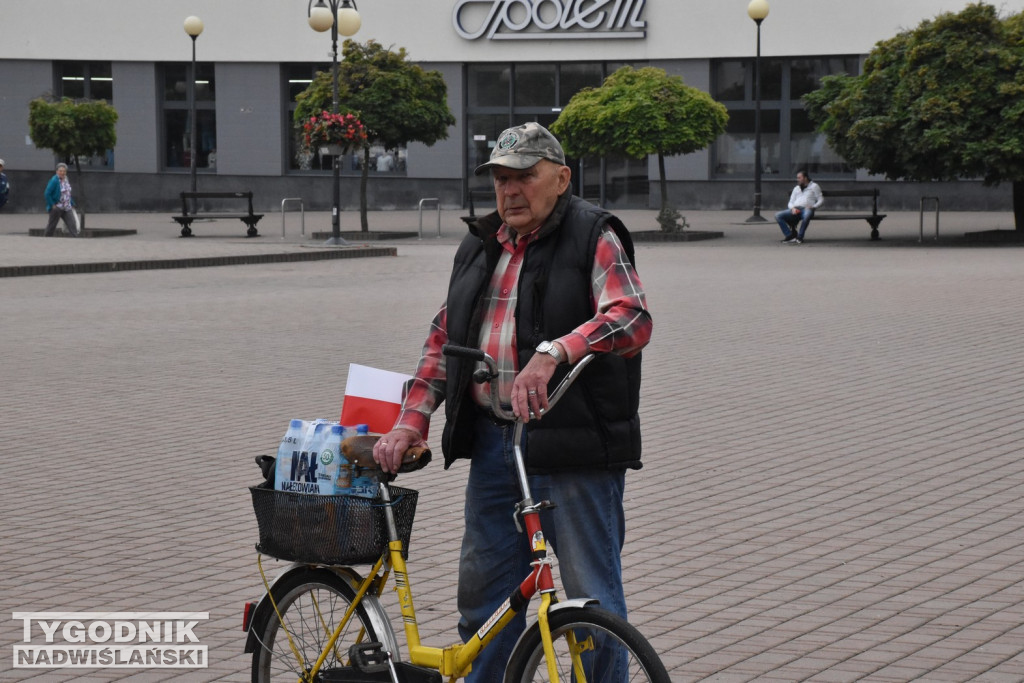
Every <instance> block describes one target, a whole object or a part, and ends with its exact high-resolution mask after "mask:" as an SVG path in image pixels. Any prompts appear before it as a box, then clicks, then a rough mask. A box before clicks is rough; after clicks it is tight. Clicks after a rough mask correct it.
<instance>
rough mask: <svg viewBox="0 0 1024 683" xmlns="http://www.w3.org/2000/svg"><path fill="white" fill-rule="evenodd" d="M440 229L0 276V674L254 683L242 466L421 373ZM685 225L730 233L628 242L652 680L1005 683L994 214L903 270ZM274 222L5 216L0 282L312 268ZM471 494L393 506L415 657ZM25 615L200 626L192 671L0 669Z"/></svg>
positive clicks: (1007, 305) (452, 229) (251, 478)
mask: <svg viewBox="0 0 1024 683" xmlns="http://www.w3.org/2000/svg"><path fill="white" fill-rule="evenodd" d="M459 213H460V212H455V211H444V212H442V214H441V224H442V230H441V233H442V234H441V237H440V238H438V237H436V217H435V214H434V213H433V212H429V211H428V212H425V213H424V221H423V223H424V238H423V239H417V238H416V237H412V238H405V239H396V240H387V242H388V244H387V246H388V247H394V254H395V255H393V256H391V255H389V256H378V257H367V258H355V257H353V258H344V259H337V260H323V261H309V262H297V263H296V262H281V263H276V262H268V263H263V264H258V265H236V266H231V267H202V268H201V267H192V268H176V269H163V270H138V271H128V272H120V271H112V272H105V273H98V272H94V273H85V274H67V275H41V276H33V277H5V278H0V320H2V321H3V322H2V325H0V349H2V354H3V356H2V357H3V361H2V364H0V368H2V370H0V378H2V387H3V396H2V398H0V403H2V409H0V415H2V419H0V443H3V446H2V447H0V463H2V465H3V471H4V472H5V473H6V475H7V476H6V478H5V482H4V486H3V494H2V495H0V519H2V520H3V523H2V525H0V611H2V612H4V613H6V615H5V616H3V617H2V618H0V646H2V652H0V680H2V681H9V680H10V681H21V680H31V681H109V680H124V681H146V682H149V681H165V680H166V681H170V680H183V681H247V680H249V667H250V658H249V656H248V655H245V654H244V653H243V652H242V648H243V645H244V638H243V633H242V631H241V618H242V607H243V604H244V603H245V601H247V600H251V599H255V598H256V597H258V595H259V593H260V588H259V585H260V577H259V573H258V570H257V566H256V554H255V552H254V550H253V545H254V543H255V541H256V523H255V519H254V517H253V514H252V508H251V504H250V498H249V492H248V491H247V489H246V487H247V486H250V485H253V484H255V483H257V482H258V481H259V471H258V469H257V467H256V465H255V464H254V462H253V457H254V456H256V455H260V454H272V453H273V452H274V451H275V450H276V447H277V443H278V441H279V440H280V438H281V436H282V434H283V433H284V430H285V428H286V426H287V423H288V420H289V419H290V418H295V417H302V418H316V417H336V416H337V415H338V412H339V410H340V406H341V401H342V395H343V392H344V386H345V379H346V374H347V368H348V364H349V363H359V364H363V365H369V366H373V367H379V368H383V369H387V370H394V371H399V372H411V371H412V370H413V368H414V367H415V363H416V360H417V357H418V354H419V350H420V347H421V344H422V341H423V339H424V337H425V334H426V331H427V325H428V323H429V321H430V319H431V317H432V315H433V313H434V312H435V310H436V308H437V306H438V305H439V304H440V303H441V301H442V299H443V296H444V292H445V288H446V286H447V282H448V275H449V267H450V262H451V258H452V256H453V254H454V250H455V246H456V244H457V241H458V237H459V235H460V234H461V232H462V229H463V228H462V227H461V222H460V221H459V220H458V215H459ZM655 213H656V212H653V211H627V212H623V213H622V214H621V215H622V216H623V217H624V218H625V220H626V222H627V224H628V225H629V226H630V227H631V228H633V229H634V230H636V229H653V228H654V227H655V222H654V216H655ZM684 214H686V212H684ZM686 215H687V218H688V220H689V222H690V224H691V226H692V227H693V229H696V230H716V231H720V232H723V233H724V237H723V238H721V239H713V240H707V241H697V242H688V243H660V244H654V243H646V242H642V243H639V244H638V245H637V261H638V267H639V272H640V275H641V278H642V280H643V281H644V284H645V286H646V289H647V292H648V296H649V304H650V307H651V310H652V313H653V316H654V321H655V326H654V335H653V339H652V342H651V345H650V347H649V348H648V349H647V350H646V351H645V352H644V359H645V362H644V385H643V388H642V403H641V419H642V423H643V430H644V449H645V451H644V462H645V467H644V468H643V469H642V470H640V471H638V472H632V473H630V474H629V475H628V476H627V492H626V496H627V501H626V504H627V510H628V525H629V527H628V540H627V546H626V549H625V557H624V563H625V572H626V577H625V578H626V585H627V599H628V602H629V607H630V610H631V620H632V621H633V622H634V623H635V624H636V625H637V626H638V628H639V629H640V630H641V631H642V632H643V633H645V634H646V635H647V636H648V637H649V638H650V639H651V640H652V642H653V643H654V645H655V647H656V649H657V650H658V651H659V652H660V653H661V654H662V657H663V659H664V661H665V663H666V664H667V666H668V667H669V669H670V671H671V673H672V678H673V680H674V681H700V680H710V681H725V682H733V681H798V680H813V681H829V682H832V681H854V680H865V681H882V682H889V681H893V682H895V681H911V680H922V681H969V680H977V681H990V682H1001V681H1022V680H1024V458H1022V457H1021V450H1022V446H1024V426H1022V422H1021V419H1020V416H1021V414H1022V412H1024V342H1022V340H1024V316H1022V315H1021V310H1022V305H1021V301H1020V292H1021V291H1022V290H1024V267H1022V259H1024V251H1022V248H1021V247H1020V246H1016V245H1003V246H972V245H970V244H968V243H966V242H965V240H964V238H963V235H964V233H965V232H966V231H969V230H987V229H992V228H1010V227H1012V217H1011V216H1009V215H1008V214H1002V213H991V214H989V213H985V214H954V213H949V214H946V213H944V214H943V215H942V227H941V231H942V235H941V238H940V239H939V240H938V241H937V242H936V241H935V240H933V239H932V236H933V235H934V218H933V216H929V217H928V218H927V220H926V225H925V238H926V239H925V241H924V242H923V243H918V237H919V216H918V214H917V213H905V214H895V215H891V216H890V217H889V218H887V219H886V220H885V222H883V223H882V226H881V234H882V237H883V240H882V241H879V242H871V241H869V240H868V239H867V237H868V227H867V224H866V223H865V222H863V221H859V222H849V223H847V222H834V223H828V224H825V223H822V224H819V225H815V224H813V223H812V225H811V229H810V230H809V232H808V241H807V243H806V244H804V245H800V246H788V245H782V244H780V243H779V239H781V234H779V233H778V230H777V228H775V227H774V226H772V225H770V224H763V225H757V226H752V225H748V224H745V223H744V222H743V220H744V218H745V217H746V215H747V214H746V213H745V212H694V213H690V214H686ZM287 218H288V224H287V226H286V234H285V236H284V237H282V236H281V227H280V215H279V214H271V215H268V216H267V218H265V219H264V221H263V223H261V233H263V236H262V237H259V238H255V239H245V238H244V237H243V235H244V226H242V225H241V223H240V222H238V221H219V222H216V223H204V224H196V225H195V226H193V227H194V230H195V232H196V234H197V237H195V238H192V239H187V240H186V239H182V238H179V237H178V236H177V235H178V233H177V227H176V226H175V224H173V223H172V222H171V221H170V219H169V218H168V217H167V216H163V215H149V214H130V215H118V216H111V215H96V216H90V217H89V221H90V226H92V227H111V228H132V229H138V234H137V235H133V236H126V237H111V238H102V239H101V238H95V239H82V240H71V239H49V240H47V239H43V238H37V237H29V236H28V234H27V232H28V229H29V228H33V227H41V226H42V220H43V216H42V215H41V214H40V215H35V216H26V215H11V214H2V213H0V267H5V266H15V265H18V266H24V265H41V264H42V265H45V264H61V263H64V264H66V263H78V262H101V263H116V262H133V261H142V260H147V259H166V258H181V254H185V255H186V256H187V257H190V258H191V257H194V258H200V257H204V256H231V255H238V254H251V253H255V252H265V253H267V254H277V253H290V252H294V251H302V250H306V251H308V250H311V249H313V250H315V249H320V248H321V247H319V246H318V245H317V244H310V240H309V239H308V234H307V236H306V237H303V236H302V235H301V233H300V228H299V222H298V216H297V215H295V214H288V216H287ZM305 219H306V232H307V233H311V232H312V231H314V230H316V231H322V230H327V229H328V227H327V225H326V223H327V218H326V215H325V214H322V213H321V214H307V215H306V217H305ZM418 219H419V216H418V214H417V212H415V211H412V212H408V211H405V212H390V213H383V212H382V213H374V214H372V215H371V216H370V221H371V229H372V230H384V231H387V230H393V231H398V230H408V231H417V230H418ZM343 221H345V224H343V229H346V230H348V229H351V228H350V227H348V225H349V224H351V225H356V224H357V219H356V217H355V216H354V215H353V214H346V215H345V216H343ZM235 224H237V225H235ZM351 249H359V247H358V246H356V247H352V248H351ZM440 421H441V418H440V417H439V418H437V419H435V423H434V425H433V427H432V436H433V437H434V438H433V439H432V442H434V443H435V445H437V443H436V442H438V440H439V435H440V429H441V424H440ZM467 469H468V468H467V466H466V463H459V464H456V465H455V466H453V467H452V469H450V470H448V471H445V470H444V469H443V468H442V466H441V464H440V462H435V463H433V464H432V465H431V466H429V467H428V468H427V469H425V470H423V471H421V472H417V473H413V474H410V475H407V476H404V477H403V478H401V479H400V480H399V483H400V484H401V485H404V486H407V487H410V488H414V489H417V490H419V491H420V498H419V507H418V511H417V518H416V526H415V527H414V530H413V537H412V544H411V554H410V563H409V564H410V571H411V575H412V578H413V591H414V597H415V599H416V607H417V614H418V615H419V616H420V617H421V620H422V624H421V625H422V630H423V635H424V640H425V641H426V642H428V643H430V644H434V645H444V644H447V643H449V642H451V641H453V640H454V639H455V638H456V634H455V629H454V627H455V623H456V615H455V612H454V606H455V586H454V580H455V568H456V563H457V558H458V547H459V544H458V542H459V538H460V535H461V522H460V515H461V509H462V500H463V488H464V484H465V478H466V473H467ZM266 564H269V566H270V571H271V572H273V571H275V570H276V568H277V567H279V566H280V563H275V562H273V561H268V562H267V563H266ZM387 603H388V606H389V609H390V610H391V613H392V615H397V614H398V612H397V608H396V605H395V603H396V600H395V598H394V595H393V594H392V593H388V595H387ZM44 611H53V612H96V611H119V612H168V611H178V612H209V620H208V621H204V622H202V623H200V625H199V626H198V627H197V628H196V629H195V633H196V635H197V636H198V637H199V638H200V640H201V643H202V644H203V645H205V646H207V647H208V652H209V666H208V668H205V669H198V670H192V671H182V670H171V669H82V670H73V669H60V670H53V669H50V670H47V669H26V668H14V667H13V664H14V658H13V656H12V652H13V649H14V646H15V644H17V643H20V642H21V641H22V639H23V638H22V630H21V624H20V622H15V621H13V620H12V619H11V617H12V614H13V613H14V612H44ZM399 635H400V636H401V634H399ZM34 636H35V640H34V641H33V642H35V643H36V644H38V643H39V641H40V640H41V638H42V636H41V635H40V634H39V632H38V631H37V632H36V633H35V634H34Z"/></svg>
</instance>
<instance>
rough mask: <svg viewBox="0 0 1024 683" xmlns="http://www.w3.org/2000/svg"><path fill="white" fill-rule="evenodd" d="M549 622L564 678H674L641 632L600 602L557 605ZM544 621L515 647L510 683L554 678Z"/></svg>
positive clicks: (662, 682)
mask: <svg viewBox="0 0 1024 683" xmlns="http://www.w3.org/2000/svg"><path fill="white" fill-rule="evenodd" d="M548 622H549V624H550V626H551V638H552V640H553V641H554V647H555V668H556V670H557V671H558V680H560V681H583V680H585V681H586V682H587V683H612V682H614V683H626V681H629V682H630V683H633V682H640V681H650V682H652V683H671V680H670V679H669V677H668V672H666V671H665V665H664V664H662V663H661V659H659V658H658V654H657V653H656V652H655V651H654V648H653V647H651V644H650V643H648V642H647V639H646V638H644V637H643V636H642V635H641V634H640V632H639V631H637V630H636V628H634V627H633V626H632V625H630V624H629V622H627V621H626V620H625V619H623V618H622V617H620V616H618V615H616V614H612V613H611V612H608V611H606V610H603V609H599V608H597V607H569V608H565V609H560V610H555V611H554V612H552V613H551V615H550V617H549V619H548ZM550 680H551V678H550V677H549V676H548V665H547V659H546V658H545V657H544V645H543V643H541V637H540V625H539V624H537V623H535V624H533V625H532V626H531V627H530V628H529V629H528V630H527V631H526V633H525V634H524V635H523V637H522V639H521V640H520V641H519V645H518V646H517V647H516V649H515V650H514V651H513V652H512V656H511V658H510V659H509V662H508V669H506V671H505V683H533V682H537V681H550Z"/></svg>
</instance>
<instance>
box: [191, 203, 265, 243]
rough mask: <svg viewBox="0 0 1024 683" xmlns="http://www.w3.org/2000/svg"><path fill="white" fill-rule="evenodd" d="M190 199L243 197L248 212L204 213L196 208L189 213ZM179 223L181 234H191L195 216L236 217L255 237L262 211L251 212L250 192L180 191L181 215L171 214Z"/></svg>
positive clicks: (247, 233)
mask: <svg viewBox="0 0 1024 683" xmlns="http://www.w3.org/2000/svg"><path fill="white" fill-rule="evenodd" d="M190 199H245V200H247V201H248V204H249V212H248V213H204V212H200V211H198V210H196V211H193V212H192V213H189V211H188V204H189V200H190ZM171 218H173V219H174V220H175V221H177V223H178V224H179V225H181V236H182V237H191V236H192V221H194V220H196V219H197V218H213V219H217V218H237V219H239V220H241V221H242V222H243V223H245V224H246V226H248V230H247V231H246V235H247V236H248V237H256V235H258V234H259V233H258V232H257V230H256V224H257V223H259V222H260V219H261V218H263V214H262V213H253V212H252V192H182V193H181V215H180V216H171Z"/></svg>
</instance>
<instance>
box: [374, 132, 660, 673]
mask: <svg viewBox="0 0 1024 683" xmlns="http://www.w3.org/2000/svg"><path fill="white" fill-rule="evenodd" d="M487 171H490V173H491V177H492V180H493V183H494V191H495V195H496V198H497V211H496V212H494V213H492V214H490V215H488V216H485V217H483V218H481V219H479V220H477V221H476V222H475V223H474V224H472V225H471V226H470V229H469V230H470V234H469V235H467V236H466V237H465V239H464V240H463V242H462V244H461V245H460V247H459V249H458V252H457V253H456V255H455V264H454V268H453V271H452V277H451V282H450V285H449V290H448V296H447V300H446V302H445V305H444V306H442V307H441V310H440V312H439V313H438V314H437V316H436V317H435V318H434V321H433V323H432V325H431V329H430V333H429V335H428V337H427V341H426V344H425V346H424V351H423V356H422V358H421V359H420V362H419V365H418V367H417V370H416V375H415V378H414V380H413V382H412V384H411V385H410V387H409V391H408V392H407V393H406V397H405V401H404V404H403V407H402V412H401V414H400V415H399V417H398V420H397V422H396V424H395V427H394V429H393V430H392V431H391V432H389V433H388V434H386V435H384V437H382V438H381V439H380V441H379V442H378V443H377V445H376V447H375V449H374V457H375V458H376V459H377V461H378V462H380V464H381V466H382V467H383V468H384V469H386V470H395V469H397V466H398V463H399V461H400V458H401V454H402V453H404V452H405V450H406V449H407V447H409V446H410V445H416V444H423V435H424V434H425V433H426V430H427V427H428V425H429V420H430V415H431V414H432V413H433V411H434V410H435V409H436V408H438V407H439V405H440V404H441V403H442V402H444V404H445V416H446V424H445V428H444V434H443V436H442V449H443V451H444V456H445V467H446V468H447V467H450V466H451V464H452V463H453V462H454V461H455V460H457V459H459V458H469V459H470V461H471V464H470V471H469V483H468V485H467V487H466V503H465V523H466V529H465V534H464V537H463V542H462V555H461V559H460V564H459V590H458V603H459V612H460V614H461V615H462V618H461V620H460V622H459V630H460V633H461V634H462V636H463V638H464V639H466V640H468V639H469V637H470V636H471V635H472V634H473V633H474V632H475V631H476V629H478V628H479V627H480V626H481V625H482V624H483V623H484V621H485V620H486V618H487V617H489V616H490V615H491V613H492V612H494V611H495V610H496V609H497V608H498V607H499V606H500V605H501V604H502V602H503V601H504V600H505V598H507V597H508V596H509V594H511V592H512V591H513V589H514V587H515V586H516V585H518V583H519V581H521V580H522V578H523V577H525V576H526V575H527V574H528V573H529V569H530V548H529V545H528V542H527V539H526V538H524V536H523V535H522V534H520V533H517V531H516V527H515V524H514V522H513V517H512V510H513V507H514V505H515V503H517V502H518V500H519V497H520V495H519V490H518V487H517V483H516V476H515V473H514V471H513V470H512V468H511V466H510V457H511V456H510V454H511V451H512V444H511V443H510V442H511V437H512V429H513V425H512V424H511V423H508V422H503V421H501V420H499V419H497V418H496V417H495V416H494V415H493V414H492V413H491V411H490V409H489V406H490V401H489V387H488V386H487V385H479V384H476V383H473V382H471V375H472V372H473V370H474V367H473V365H474V364H473V363H470V362H469V361H465V360H460V359H454V358H446V357H444V356H443V355H442V354H441V346H442V345H443V344H445V343H448V342H451V343H453V344H457V345H460V346H470V347H475V348H480V349H482V350H484V351H486V352H487V353H489V354H490V355H491V356H493V357H494V358H495V360H496V361H497V362H498V365H499V368H500V376H499V379H498V380H497V381H498V382H499V387H498V389H499V394H500V396H501V397H502V400H503V402H504V403H506V404H507V405H510V406H511V407H512V410H513V412H514V413H515V414H516V415H517V416H520V417H521V418H522V419H523V420H524V421H526V422H528V424H527V425H526V430H525V433H526V435H525V444H524V453H525V458H526V465H527V470H528V472H529V475H530V485H531V488H532V490H533V493H534V497H535V498H536V499H538V500H551V501H552V502H554V503H555V504H556V505H557V508H556V509H554V510H549V511H545V513H544V517H543V518H542V519H543V524H544V529H545V533H546V534H547V537H548V540H549V541H550V542H551V546H552V548H553V549H554V551H555V554H556V555H557V557H558V560H559V571H560V574H561V579H562V583H563V585H564V587H565V592H566V594H567V595H568V597H570V598H572V597H584V596H588V597H596V598H598V599H599V600H600V601H601V605H602V606H603V607H604V608H605V609H608V610H610V611H612V612H616V613H618V614H620V615H622V616H625V614H626V604H625V597H624V595H623V589H622V566H621V557H620V556H621V550H622V544H623V541H624V537H625V519H624V514H623V506H622V499H623V489H624V486H625V470H627V469H639V468H640V421H639V418H638V415H637V409H638V405H639V394H640V350H641V349H642V348H643V347H644V346H645V345H646V344H647V342H648V340H649V339H650V335H651V328H652V322H651V316H650V314H649V313H648V311H647V307H646V297H645V295H644V291H643V287H642V285H641V283H640V280H639V278H638V277H637V274H636V271H635V270H634V268H633V245H632V240H631V239H630V236H629V232H628V231H627V230H626V228H625V226H624V225H623V224H622V222H621V221H620V220H619V219H618V218H616V217H615V216H613V215H611V214H610V213H608V212H606V211H603V210H601V209H599V208H597V207H595V206H593V205H591V204H588V203H587V202H585V201H583V200H581V199H579V198H578V197H574V196H573V195H572V193H571V191H570V176H571V171H570V169H569V167H568V166H566V165H565V155H564V153H563V151H562V147H561V145H560V144H559V142H558V141H557V140H556V139H555V137H554V136H553V135H552V134H551V133H550V132H549V131H548V130H547V129H546V128H544V127H543V126H541V125H539V124H537V123H526V124H523V125H520V126H515V127H514V128H509V129H508V130H506V131H504V132H503V133H502V134H501V136H500V137H499V138H498V141H497V144H496V146H495V147H494V150H493V152H492V153H491V157H490V160H489V161H488V162H487V163H485V164H483V165H481V166H480V167H478V168H477V169H476V172H477V174H478V175H479V174H481V173H484V172H487ZM588 353H594V354H597V357H596V358H595V360H594V362H592V363H591V364H590V366H589V367H588V368H587V369H586V370H585V371H584V373H583V374H582V376H581V377H580V379H579V380H577V382H576V383H575V384H574V385H573V387H572V388H571V389H570V391H569V392H568V393H567V394H566V395H565V396H564V397H563V398H562V401H561V402H560V403H559V405H558V406H557V408H556V409H554V410H553V411H552V412H551V414H546V410H547V407H548V392H549V391H550V390H551V389H553V388H554V386H555V384H556V383H557V380H559V379H561V377H562V376H564V375H565V373H566V372H568V369H569V367H570V365H571V364H573V363H575V362H576V361H578V360H579V359H580V358H581V357H582V356H584V355H586V354H588ZM531 410H532V411H533V413H534V414H536V415H542V414H543V419H530V417H529V415H530V411H531ZM541 411H545V412H544V413H542V412H541ZM524 623H525V618H524V615H523V613H520V614H519V615H518V616H517V617H516V621H514V622H513V624H512V626H511V627H509V628H506V629H505V630H504V631H502V633H501V634H499V636H498V638H497V639H496V640H495V641H494V642H492V643H491V644H490V646H489V647H487V648H486V649H485V650H484V652H483V653H482V655H481V656H480V658H478V659H477V661H476V662H474V664H473V670H472V672H471V674H470V676H469V678H468V679H467V680H470V681H500V680H501V679H502V672H503V671H504V668H505V665H506V663H507V661H508V657H509V654H510V653H511V651H512V647H513V646H514V644H515V640H516V637H517V635H518V633H519V632H521V630H522V629H523V627H524Z"/></svg>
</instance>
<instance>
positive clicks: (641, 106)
mask: <svg viewBox="0 0 1024 683" xmlns="http://www.w3.org/2000/svg"><path fill="white" fill-rule="evenodd" d="M728 121H729V114H728V111H727V110H726V108H725V106H724V105H722V104H720V103H718V102H716V101H715V100H713V99H712V98H711V96H710V95H708V94H707V93H706V92H703V91H702V90H698V89H697V88H692V87H690V86H688V85H686V84H685V83H684V82H683V79H682V78H680V77H679V76H670V75H669V74H668V73H666V72H665V70H664V69H658V68H655V67H644V68H642V69H634V68H633V67H631V66H624V67H622V68H621V69H619V70H618V71H616V72H615V73H613V74H611V75H610V76H608V78H606V79H605V80H604V83H602V84H601V86H600V87H599V88H584V89H583V90H581V91H580V92H578V93H576V95H574V96H573V98H572V99H571V100H570V101H569V104H567V105H566V106H565V108H564V109H563V110H562V113H561V114H559V116H558V119H557V120H556V121H555V122H554V124H552V126H551V131H552V132H553V133H554V134H555V135H557V136H558V137H559V139H560V140H561V142H562V145H563V147H564V148H565V151H566V153H568V154H569V155H570V156H575V157H582V156H587V155H593V156H606V155H622V156H628V157H632V158H634V159H643V158H645V157H647V156H648V155H651V154H656V155H657V156H658V175H659V177H660V181H659V184H660V190H661V210H660V211H659V213H658V223H659V224H660V225H661V228H662V230H665V231H670V232H671V231H678V230H682V229H685V228H686V227H687V226H686V221H685V219H684V220H682V222H681V223H680V218H679V213H678V211H676V210H675V209H674V208H673V207H671V206H670V205H669V203H668V182H667V181H666V179H665V157H666V156H673V155H676V154H690V153H691V152H696V151H698V150H701V149H704V148H705V147H707V146H708V145H710V144H711V143H712V142H713V141H714V140H715V138H717V137H718V136H719V135H721V134H722V133H724V132H725V125H726V123H728Z"/></svg>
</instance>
